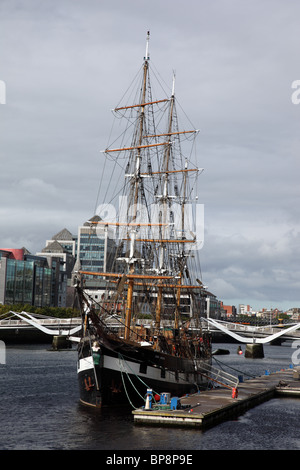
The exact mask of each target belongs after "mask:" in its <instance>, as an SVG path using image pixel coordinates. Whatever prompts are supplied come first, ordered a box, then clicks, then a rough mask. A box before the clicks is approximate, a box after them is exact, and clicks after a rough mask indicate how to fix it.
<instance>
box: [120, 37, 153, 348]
mask: <svg viewBox="0 0 300 470" xmlns="http://www.w3.org/2000/svg"><path fill="white" fill-rule="evenodd" d="M149 37H150V32H149V31H148V33H147V41H146V54H145V58H144V69H143V70H144V74H143V88H142V97H141V105H140V115H139V137H138V142H137V146H136V149H137V155H136V165H135V175H134V201H133V204H134V205H133V211H134V212H133V218H132V222H133V223H134V222H135V221H136V216H137V203H138V194H139V180H140V168H141V149H142V148H143V145H142V141H143V130H144V115H145V105H146V89H147V75H148V68H149V63H148V60H149V57H148V47H149ZM127 217H128V215H127ZM135 235H136V231H135V230H132V234H131V241H130V253H129V258H131V259H133V257H134V248H135ZM130 261H131V260H129V262H130ZM133 272H134V264H133V263H132V264H131V266H130V268H129V273H130V274H133ZM133 286H134V281H133V279H131V280H130V281H129V285H128V292H127V303H126V312H125V313H126V314H125V333H124V338H125V340H127V339H129V334H130V323H131V316H132V299H133Z"/></svg>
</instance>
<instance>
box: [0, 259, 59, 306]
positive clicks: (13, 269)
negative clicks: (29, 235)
mask: <svg viewBox="0 0 300 470" xmlns="http://www.w3.org/2000/svg"><path fill="white" fill-rule="evenodd" d="M0 278H1V290H0V302H1V303H3V304H10V305H11V304H17V303H20V304H29V305H34V306H36V307H44V306H50V305H51V279H52V269H51V268H49V267H48V265H47V260H46V259H42V258H41V259H34V260H26V259H23V260H17V259H14V258H11V257H10V256H9V255H8V256H7V254H6V255H5V256H4V255H3V252H2V253H1V251H0Z"/></svg>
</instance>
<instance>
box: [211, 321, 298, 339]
mask: <svg viewBox="0 0 300 470" xmlns="http://www.w3.org/2000/svg"><path fill="white" fill-rule="evenodd" d="M202 320H204V322H206V323H207V327H208V329H210V330H211V331H217V330H219V331H221V332H223V333H225V334H227V335H228V336H231V337H232V338H234V339H235V340H237V341H239V342H240V343H258V344H266V343H270V342H272V341H275V340H276V339H278V338H282V339H283V340H295V339H300V331H298V330H299V329H300V323H293V324H289V326H287V325H286V326H282V327H281V326H276V327H272V326H251V325H244V324H241V323H232V322H225V321H221V320H215V319H213V318H203V319H202Z"/></svg>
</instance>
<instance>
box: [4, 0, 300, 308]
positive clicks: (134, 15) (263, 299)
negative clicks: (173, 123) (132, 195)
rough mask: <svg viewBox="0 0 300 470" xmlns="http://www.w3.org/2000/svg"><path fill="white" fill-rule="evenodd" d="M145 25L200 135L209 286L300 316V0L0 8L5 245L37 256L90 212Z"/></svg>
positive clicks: (65, 0) (49, 3) (159, 0)
mask: <svg viewBox="0 0 300 470" xmlns="http://www.w3.org/2000/svg"><path fill="white" fill-rule="evenodd" d="M147 30H150V32H151V39H150V56H151V61H153V62H154V63H155V67H156V69H158V70H159V71H160V74H161V75H162V77H164V79H165V80H166V81H170V80H171V76H172V71H173V70H174V69H175V70H176V96H177V98H178V100H179V101H180V103H181V104H182V105H183V106H184V110H185V112H186V113H187V114H188V116H189V117H190V119H191V121H192V122H193V123H194V124H195V126H196V128H199V129H200V130H201V132H200V135H199V138H198V152H199V155H198V162H199V164H200V166H201V167H203V168H204V172H203V174H202V175H201V178H200V182H201V186H200V190H199V200H200V201H201V203H203V204H204V206H205V242H204V246H203V248H202V250H201V266H202V276H203V281H204V283H205V284H206V285H207V286H208V287H209V289H210V290H211V291H212V292H214V293H215V295H216V296H217V297H218V298H219V299H221V300H223V301H224V303H225V304H230V305H238V304H239V303H246V304H250V305H251V306H252V307H253V308H261V307H266V308H270V307H279V308H284V309H286V308H288V307H293V306H294V307H296V306H297V307H300V223H299V215H300V197H299V194H300V191H299V177H300V164H299V161H300V104H299V105H297V104H294V103H293V102H292V93H293V92H294V91H295V90H293V89H292V83H293V82H294V81H295V80H300V66H299V64H300V61H299V54H300V49H299V44H300V2H299V1H298V0H289V1H288V2H286V1H283V0H281V1H279V0H269V1H264V0H253V1H251V2H249V1H243V0H239V1H238V0H213V1H208V0H207V1H204V0H186V1H185V2H183V1H182V0H180V1H179V0H151V2H149V1H144V0H136V1H135V0H126V1H124V0H109V1H108V0H84V1H83V0H19V1H17V0H0V80H2V81H3V82H5V84H6V104H0V158H1V169H0V220H1V222H0V223H1V225H0V247H2V248H8V247H9V248H20V247H23V246H25V247H26V248H27V249H29V250H30V251H31V252H32V253H35V252H38V251H40V250H41V249H42V248H43V247H44V246H45V242H46V240H47V239H49V238H51V237H52V236H53V235H54V234H55V233H57V232H59V231H60V230H61V229H63V228H64V227H66V228H67V229H69V230H70V231H71V232H72V233H77V227H78V225H81V224H82V223H83V222H84V221H86V220H87V219H88V218H90V217H91V216H92V215H93V212H94V207H95V201H96V198H97V191H98V185H99V180H100V177H101V166H102V164H103V154H101V153H100V150H102V149H104V148H106V146H107V143H108V134H109V132H110V128H111V118H112V116H111V112H110V110H111V109H112V108H113V107H114V106H115V105H116V104H117V103H118V100H119V98H120V97H121V96H122V94H123V92H124V91H125V89H126V88H127V86H128V85H129V84H130V82H131V80H132V78H133V77H134V76H135V74H136V73H137V71H138V69H139V67H140V66H141V64H142V59H143V56H144V51H145V39H146V33H147ZM0 101H1V97H0ZM101 159H102V160H101Z"/></svg>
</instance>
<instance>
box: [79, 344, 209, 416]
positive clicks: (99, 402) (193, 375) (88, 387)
mask: <svg viewBox="0 0 300 470" xmlns="http://www.w3.org/2000/svg"><path fill="white" fill-rule="evenodd" d="M210 363H211V359H210V358H209V357H208V358H195V359H188V358H182V357H178V356H172V355H170V354H164V353H162V352H157V351H154V350H153V349H151V348H143V347H128V345H124V346H119V347H118V348H112V349H111V348H108V347H106V346H104V345H101V349H100V350H99V351H97V352H94V353H93V354H91V348H90V347H89V345H88V344H86V346H84V345H82V347H81V348H79V356H78V381H79V390H80V401H81V402H82V403H84V404H86V405H90V406H93V407H99V408H100V407H105V406H115V405H121V404H127V405H129V404H130V405H131V406H133V407H138V406H141V405H143V404H144V403H145V401H144V400H145V397H146V392H147V389H149V388H150V389H152V391H153V394H161V393H170V395H171V396H179V397H180V396H182V395H184V394H190V393H195V392H197V390H199V389H201V388H202V389H203V388H205V387H206V386H207V383H208V378H207V375H206V372H207V370H208V369H209V366H210Z"/></svg>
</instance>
